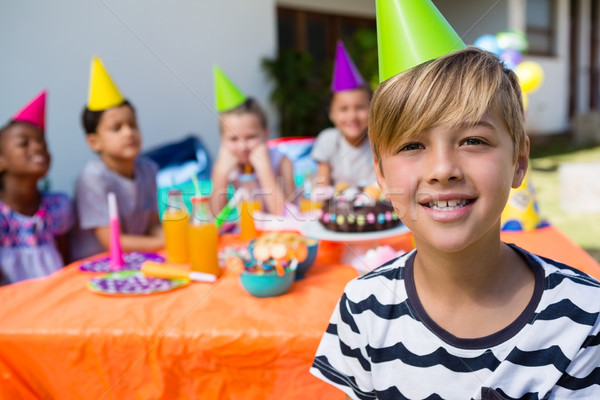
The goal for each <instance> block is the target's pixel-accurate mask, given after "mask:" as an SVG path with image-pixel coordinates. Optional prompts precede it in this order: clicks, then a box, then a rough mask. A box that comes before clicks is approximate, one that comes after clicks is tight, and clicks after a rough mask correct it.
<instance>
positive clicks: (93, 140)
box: [85, 132, 101, 153]
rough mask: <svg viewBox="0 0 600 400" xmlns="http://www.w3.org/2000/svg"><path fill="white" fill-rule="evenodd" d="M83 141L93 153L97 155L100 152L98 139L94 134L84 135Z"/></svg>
mask: <svg viewBox="0 0 600 400" xmlns="http://www.w3.org/2000/svg"><path fill="white" fill-rule="evenodd" d="M85 141H86V142H87V144H88V146H90V149H92V150H93V151H94V152H96V153H98V152H99V151H100V150H101V145H100V139H99V138H98V134H97V133H96V132H94V133H88V134H87V135H85Z"/></svg>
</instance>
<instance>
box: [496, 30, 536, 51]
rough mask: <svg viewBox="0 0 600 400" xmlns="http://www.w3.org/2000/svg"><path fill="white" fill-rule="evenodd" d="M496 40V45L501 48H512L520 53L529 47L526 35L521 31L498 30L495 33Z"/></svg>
mask: <svg viewBox="0 0 600 400" xmlns="http://www.w3.org/2000/svg"><path fill="white" fill-rule="evenodd" d="M496 40H497V41H498V47H500V49H502V50H506V49H513V50H517V51H519V52H521V53H522V52H524V51H525V50H527V48H528V47H529V43H528V42H527V37H526V36H525V34H524V33H523V32H518V31H508V32H500V33H499V34H497V35H496Z"/></svg>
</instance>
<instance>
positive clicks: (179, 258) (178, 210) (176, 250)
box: [162, 189, 189, 263]
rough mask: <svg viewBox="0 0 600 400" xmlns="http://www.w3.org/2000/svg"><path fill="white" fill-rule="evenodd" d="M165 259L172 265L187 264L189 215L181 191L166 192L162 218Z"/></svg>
mask: <svg viewBox="0 0 600 400" xmlns="http://www.w3.org/2000/svg"><path fill="white" fill-rule="evenodd" d="M162 225H163V230H164V233H165V247H166V250H167V259H168V260H169V262H172V263H187V262H188V261H189V254H188V229H189V228H188V225H189V215H188V211H187V208H186V206H185V203H184V202H183V194H182V193H181V190H178V189H172V190H169V192H168V197H167V208H166V210H165V212H164V213H163V216H162Z"/></svg>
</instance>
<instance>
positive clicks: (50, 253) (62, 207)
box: [0, 91, 74, 284]
mask: <svg viewBox="0 0 600 400" xmlns="http://www.w3.org/2000/svg"><path fill="white" fill-rule="evenodd" d="M45 104H46V92H45V91H43V92H42V93H40V94H39V95H38V96H37V97H36V98H35V99H33V100H32V101H31V103H29V104H28V105H27V106H25V107H24V108H23V109H22V110H21V111H19V112H18V113H17V114H15V116H13V117H12V119H11V120H10V121H9V122H8V124H6V125H5V126H3V127H1V128H0V284H8V283H13V282H17V281H21V280H24V279H29V278H36V277H41V276H44V275H48V274H50V273H52V272H55V271H57V270H59V269H60V268H62V267H63V265H64V264H65V262H66V260H67V257H68V254H67V252H68V244H67V243H68V241H67V235H66V233H67V231H68V230H69V229H70V228H71V227H72V226H73V223H74V215H73V208H72V204H71V200H70V199H69V198H68V197H67V195H65V194H59V193H47V192H44V191H40V190H39V189H38V183H39V180H40V179H41V178H43V177H44V176H46V174H47V173H48V170H49V169H50V153H49V152H48V148H47V145H46V137H45V131H44V128H45V126H44V120H45Z"/></svg>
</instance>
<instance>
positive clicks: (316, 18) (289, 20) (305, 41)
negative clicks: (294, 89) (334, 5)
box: [277, 7, 376, 63]
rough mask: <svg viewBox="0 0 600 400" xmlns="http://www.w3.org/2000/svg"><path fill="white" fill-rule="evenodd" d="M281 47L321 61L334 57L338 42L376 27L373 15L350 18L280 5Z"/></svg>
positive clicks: (278, 12) (280, 48)
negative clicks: (370, 16)
mask: <svg viewBox="0 0 600 400" xmlns="http://www.w3.org/2000/svg"><path fill="white" fill-rule="evenodd" d="M277 18H278V38H279V50H280V51H281V50H285V49H289V48H293V49H296V50H299V51H305V52H307V53H309V54H310V55H311V56H312V57H313V58H314V59H315V60H316V61H317V62H318V63H326V62H328V61H331V60H333V57H334V56H335V43H336V41H337V40H338V39H341V40H343V41H344V42H345V41H347V40H350V39H351V38H352V37H353V36H354V34H355V33H356V32H357V31H358V30H360V29H363V28H368V29H373V30H375V29H376V28H375V20H374V19H372V18H360V17H349V16H342V15H335V14H324V13H316V12H310V11H304V10H296V9H290V8H284V7H278V9H277Z"/></svg>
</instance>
